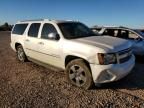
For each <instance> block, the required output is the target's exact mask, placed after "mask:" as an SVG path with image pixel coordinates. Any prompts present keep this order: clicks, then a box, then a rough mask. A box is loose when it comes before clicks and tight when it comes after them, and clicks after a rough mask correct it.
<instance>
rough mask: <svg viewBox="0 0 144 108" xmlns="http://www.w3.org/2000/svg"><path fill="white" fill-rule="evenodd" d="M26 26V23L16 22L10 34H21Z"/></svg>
mask: <svg viewBox="0 0 144 108" xmlns="http://www.w3.org/2000/svg"><path fill="white" fill-rule="evenodd" d="M27 26H28V24H16V25H15V27H14V29H13V31H12V34H18V35H22V34H23V33H24V31H25V29H26V27H27Z"/></svg>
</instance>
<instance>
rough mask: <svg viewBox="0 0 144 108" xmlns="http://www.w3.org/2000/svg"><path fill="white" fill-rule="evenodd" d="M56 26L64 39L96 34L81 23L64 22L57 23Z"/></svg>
mask: <svg viewBox="0 0 144 108" xmlns="http://www.w3.org/2000/svg"><path fill="white" fill-rule="evenodd" d="M58 26H59V28H60V30H61V31H62V33H63V35H64V37H65V38H66V39H75V38H82V37H89V36H97V34H95V33H94V32H93V31H92V30H91V29H89V28H88V27H87V26H85V25H84V24H82V23H78V22H66V23H59V24H58Z"/></svg>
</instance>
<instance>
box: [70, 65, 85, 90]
mask: <svg viewBox="0 0 144 108" xmlns="http://www.w3.org/2000/svg"><path fill="white" fill-rule="evenodd" d="M69 78H70V80H71V81H72V82H73V83H74V84H75V85H77V86H79V87H81V86H83V85H84V84H85V82H86V79H87V77H86V73H85V71H84V69H83V68H82V67H81V66H79V65H73V66H71V67H70V70H69Z"/></svg>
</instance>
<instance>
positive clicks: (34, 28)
mask: <svg viewBox="0 0 144 108" xmlns="http://www.w3.org/2000/svg"><path fill="white" fill-rule="evenodd" d="M39 28H40V23H33V24H31V26H30V28H29V31H28V36H30V37H37V36H38V32H39Z"/></svg>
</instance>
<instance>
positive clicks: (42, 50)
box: [11, 19, 135, 89]
mask: <svg viewBox="0 0 144 108" xmlns="http://www.w3.org/2000/svg"><path fill="white" fill-rule="evenodd" d="M11 47H12V49H13V50H14V51H16V53H17V57H18V59H19V60H20V61H21V62H25V61H26V60H27V59H28V60H30V61H33V62H36V63H39V64H42V65H47V64H50V65H53V66H56V67H59V68H62V69H64V70H65V71H66V74H67V78H68V80H69V82H70V83H72V84H73V85H76V86H78V87H82V88H84V89H89V88H90V87H91V86H92V85H93V83H95V84H102V83H108V82H113V81H117V80H119V79H121V78H123V77H125V76H126V75H127V74H128V73H130V72H131V70H132V69H133V67H134V65H135V57H134V55H133V54H132V53H131V43H130V42H128V41H127V40H123V39H119V38H115V37H110V36H98V35H96V34H94V33H93V32H92V31H91V30H90V29H89V28H88V27H87V26H85V25H84V24H82V23H80V22H76V21H58V20H48V19H44V20H29V21H20V22H17V23H16V24H15V26H14V28H13V30H12V32H11ZM55 80H56V79H55Z"/></svg>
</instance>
